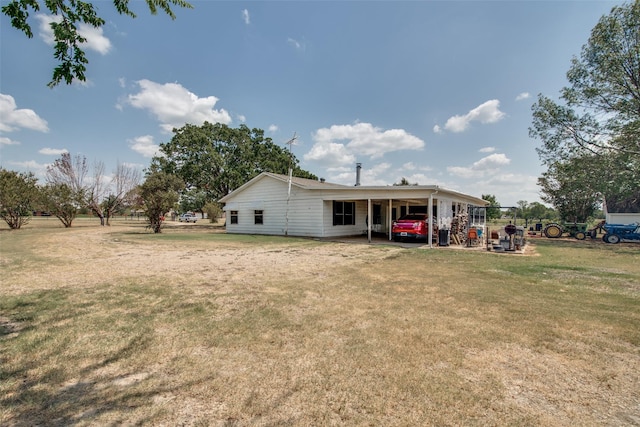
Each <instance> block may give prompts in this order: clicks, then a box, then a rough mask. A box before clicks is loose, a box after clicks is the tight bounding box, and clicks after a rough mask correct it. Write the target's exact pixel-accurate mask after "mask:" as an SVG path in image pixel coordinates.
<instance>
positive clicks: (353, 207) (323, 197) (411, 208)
mask: <svg viewBox="0 0 640 427" xmlns="http://www.w3.org/2000/svg"><path fill="white" fill-rule="evenodd" d="M219 202H221V203H224V204H225V206H224V211H225V212H226V218H227V221H226V230H227V232H228V233H239V234H267V235H280V236H301V237H319V238H327V237H344V236H354V235H362V234H367V235H368V239H369V241H371V235H372V233H385V235H388V236H389V240H391V227H392V222H393V220H394V219H397V218H399V217H400V216H402V215H404V214H406V213H419V212H422V213H430V217H431V219H432V220H433V219H436V220H437V221H438V225H439V227H440V228H443V229H446V228H448V227H449V226H450V225H451V223H452V221H454V217H455V216H456V215H457V214H458V213H462V212H464V213H469V217H468V218H469V219H470V221H471V223H472V225H474V226H477V227H480V228H484V226H485V215H484V207H485V206H487V205H488V202H486V201H485V200H483V199H480V198H476V197H473V196H469V195H466V194H462V193H459V192H456V191H451V190H446V189H444V188H441V187H439V186H437V185H406V186H359V185H356V186H347V185H340V184H332V183H328V182H324V181H323V180H321V181H316V180H311V179H303V178H295V177H293V178H292V179H291V181H289V177H288V176H286V175H279V174H274V173H269V172H263V173H261V174H260V175H258V176H256V177H255V178H253V179H252V180H250V181H249V182H247V183H245V184H244V185H242V186H241V187H239V188H237V189H236V190H234V191H233V192H231V193H230V194H228V195H226V196H225V197H223V198H221V199H220V200H219ZM370 219H371V220H370ZM431 222H432V221H429V223H431ZM430 234H431V231H430ZM428 241H429V242H431V241H432V239H431V238H429V239H428Z"/></svg>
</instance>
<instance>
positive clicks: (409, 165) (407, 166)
mask: <svg viewBox="0 0 640 427" xmlns="http://www.w3.org/2000/svg"><path fill="white" fill-rule="evenodd" d="M402 169H403V170H408V171H412V170H416V165H415V164H414V163H413V162H407V163H405V164H404V165H402Z"/></svg>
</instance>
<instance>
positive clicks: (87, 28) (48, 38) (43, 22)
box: [36, 13, 111, 55]
mask: <svg viewBox="0 0 640 427" xmlns="http://www.w3.org/2000/svg"><path fill="white" fill-rule="evenodd" d="M36 19H37V20H38V21H40V37H41V38H42V40H44V42H45V43H47V44H48V45H53V44H54V43H55V40H54V38H53V29H52V28H51V23H52V22H60V21H61V20H62V17H60V16H54V15H44V14H42V13H38V14H36ZM78 33H79V34H80V35H81V36H82V37H84V38H85V39H87V41H86V42H84V46H85V47H86V48H87V49H89V50H93V51H96V52H98V53H100V54H101V55H106V54H107V53H109V51H110V50H111V41H110V40H109V39H108V38H106V37H105V36H104V35H103V32H102V27H98V28H95V27H94V26H92V25H88V24H84V23H80V24H78Z"/></svg>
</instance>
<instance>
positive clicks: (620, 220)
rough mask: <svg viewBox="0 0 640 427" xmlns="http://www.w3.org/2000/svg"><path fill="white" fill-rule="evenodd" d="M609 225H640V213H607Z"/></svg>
mask: <svg viewBox="0 0 640 427" xmlns="http://www.w3.org/2000/svg"><path fill="white" fill-rule="evenodd" d="M606 217H607V218H606V219H607V222H608V223H609V224H633V223H634V222H637V223H640V213H607V215H606Z"/></svg>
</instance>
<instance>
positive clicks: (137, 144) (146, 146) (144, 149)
mask: <svg viewBox="0 0 640 427" xmlns="http://www.w3.org/2000/svg"><path fill="white" fill-rule="evenodd" d="M128 142H129V147H131V149H132V150H133V151H135V152H136V153H138V154H141V155H142V156H143V157H149V158H151V157H153V156H155V155H156V154H158V150H159V149H160V146H159V145H158V144H154V143H153V136H151V135H144V136H139V137H137V138H134V139H130V140H129V141H128Z"/></svg>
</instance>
